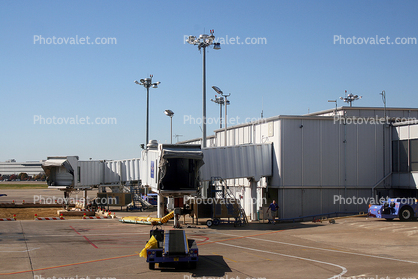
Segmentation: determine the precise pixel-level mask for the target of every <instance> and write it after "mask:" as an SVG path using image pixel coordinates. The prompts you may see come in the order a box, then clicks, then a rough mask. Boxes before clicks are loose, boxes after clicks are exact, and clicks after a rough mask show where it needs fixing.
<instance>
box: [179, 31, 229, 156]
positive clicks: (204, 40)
mask: <svg viewBox="0 0 418 279" xmlns="http://www.w3.org/2000/svg"><path fill="white" fill-rule="evenodd" d="M214 32H215V31H214V30H210V35H206V34H201V35H200V36H199V38H196V37H195V36H189V39H188V40H187V42H188V43H189V44H191V45H197V46H198V48H199V50H201V49H202V48H203V82H202V83H203V90H202V98H203V102H202V114H203V119H202V122H203V129H202V133H203V135H202V148H204V147H206V47H208V46H211V45H213V46H214V47H213V48H214V49H220V48H221V44H220V43H217V42H216V43H215V42H214V40H215V35H213V33H214Z"/></svg>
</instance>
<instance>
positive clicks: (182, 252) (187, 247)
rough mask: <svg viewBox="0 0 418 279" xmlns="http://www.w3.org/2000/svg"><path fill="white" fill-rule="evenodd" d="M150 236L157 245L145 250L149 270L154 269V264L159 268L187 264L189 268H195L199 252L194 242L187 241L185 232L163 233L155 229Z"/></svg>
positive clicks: (170, 231)
mask: <svg viewBox="0 0 418 279" xmlns="http://www.w3.org/2000/svg"><path fill="white" fill-rule="evenodd" d="M150 236H154V237H155V238H156V240H157V241H158V245H157V247H156V248H150V249H148V250H147V262H148V264H149V269H155V264H156V263H158V264H159V267H164V266H173V265H174V266H175V265H178V264H180V263H187V264H189V266H190V268H192V269H195V268H196V266H197V261H198V257H199V250H198V248H197V245H196V241H195V240H193V239H187V237H186V232H185V231H183V230H169V231H166V232H165V233H164V230H159V229H156V230H151V231H150Z"/></svg>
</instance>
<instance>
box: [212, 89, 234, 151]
mask: <svg viewBox="0 0 418 279" xmlns="http://www.w3.org/2000/svg"><path fill="white" fill-rule="evenodd" d="M212 88H213V90H215V91H216V93H218V94H221V95H222V96H223V97H224V98H225V100H224V105H225V137H224V139H225V144H224V145H225V146H226V144H227V136H226V133H227V125H228V114H227V105H229V101H228V99H227V98H228V97H229V96H231V94H228V95H226V94H224V93H223V92H222V90H221V89H220V88H219V87H217V86H212Z"/></svg>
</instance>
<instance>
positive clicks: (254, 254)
mask: <svg viewBox="0 0 418 279" xmlns="http://www.w3.org/2000/svg"><path fill="white" fill-rule="evenodd" d="M244 253H247V254H250V255H251V256H256V257H258V258H261V259H263V260H268V261H271V260H270V259H268V258H264V257H261V256H259V255H256V254H252V253H248V252H244Z"/></svg>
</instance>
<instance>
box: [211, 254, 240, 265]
mask: <svg viewBox="0 0 418 279" xmlns="http://www.w3.org/2000/svg"><path fill="white" fill-rule="evenodd" d="M212 254H214V255H216V256H221V257H222V258H224V259H225V260H228V261H231V262H234V263H237V261H235V260H233V259H230V258H227V257H224V256H222V255H219V254H216V253H213V252H212Z"/></svg>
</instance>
